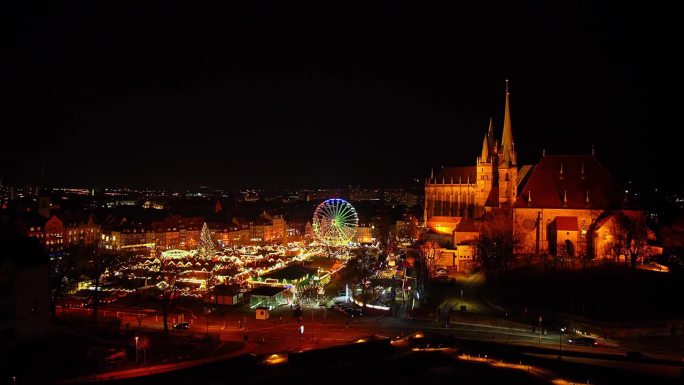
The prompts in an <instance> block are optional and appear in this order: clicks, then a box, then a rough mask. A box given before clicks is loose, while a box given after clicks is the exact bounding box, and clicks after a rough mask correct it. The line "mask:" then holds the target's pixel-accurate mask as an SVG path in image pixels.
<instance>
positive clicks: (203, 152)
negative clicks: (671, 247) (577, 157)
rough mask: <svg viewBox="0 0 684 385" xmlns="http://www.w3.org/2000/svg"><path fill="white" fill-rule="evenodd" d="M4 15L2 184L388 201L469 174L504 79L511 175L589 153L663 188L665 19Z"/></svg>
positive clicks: (674, 15)
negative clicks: (253, 191) (350, 194)
mask: <svg viewBox="0 0 684 385" xmlns="http://www.w3.org/2000/svg"><path fill="white" fill-rule="evenodd" d="M13 3H21V4H13V5H4V6H3V8H4V9H3V10H2V12H0V13H2V16H0V18H1V19H0V22H1V25H2V26H0V28H2V35H1V37H0V39H1V40H0V42H1V46H0V105H1V106H0V114H2V117H0V119H2V121H1V122H0V123H1V124H2V126H1V127H2V131H1V132H2V134H1V135H2V136H1V141H0V150H1V151H2V152H1V155H2V162H3V169H4V171H3V173H4V174H5V179H6V180H9V181H13V180H14V181H18V180H35V179H37V177H38V175H39V169H40V163H41V162H45V163H46V165H47V178H48V182H50V183H52V184H60V185H63V184H64V185H71V186H84V185H97V186H121V185H136V186H160V187H193V186H195V185H197V184H211V185H214V186H226V187H237V186H247V185H250V186H265V187H285V186H288V187H300V186H302V187H303V186H320V185H346V184H364V185H384V184H388V185H397V184H406V183H408V182H409V181H410V178H412V177H421V178H422V177H425V176H426V175H427V173H429V169H430V167H431V166H432V165H435V166H439V165H442V164H443V165H471V164H473V162H474V160H475V157H476V155H477V153H478V151H479V148H480V145H481V143H482V135H483V134H484V132H485V130H486V125H487V121H488V117H489V116H490V115H491V116H493V117H494V119H495V124H496V130H497V136H500V135H501V134H500V132H501V127H502V125H501V120H502V115H503V104H504V79H505V78H506V77H508V78H510V79H511V93H512V94H511V103H512V120H513V132H514V135H515V141H516V149H517V150H518V152H519V154H520V159H521V161H522V162H524V163H529V162H536V161H537V160H538V158H539V156H540V155H541V152H542V149H544V148H545V149H547V151H548V152H550V153H588V152H590V149H591V145H592V144H595V146H596V149H597V155H598V157H599V159H601V160H602V161H603V162H604V164H605V165H606V166H607V167H608V168H609V169H610V170H611V171H613V173H614V174H616V176H618V177H620V178H621V179H622V180H623V181H625V180H626V179H627V178H634V179H635V180H637V181H643V182H646V183H649V184H652V185H653V184H657V185H669V186H670V187H678V186H679V184H678V180H677V179H676V178H672V177H671V176H672V175H671V173H673V172H677V171H676V169H675V162H677V163H678V158H679V156H678V155H679V152H680V151H681V148H682V146H683V144H682V142H681V141H677V140H675V139H674V138H673V135H674V132H675V130H676V129H677V127H680V126H681V124H682V123H681V121H682V117H681V115H682V110H681V106H682V105H684V104H682V103H683V101H682V96H681V95H682V91H681V90H682V89H684V87H683V85H682V83H683V82H682V78H681V75H680V74H679V72H681V69H682V68H684V66H683V64H684V63H683V62H682V60H681V59H680V57H681V56H684V55H682V54H683V53H682V52H681V51H682V49H683V48H682V47H683V46H684V45H683V44H682V43H681V40H680V36H679V30H680V28H679V25H681V16H682V14H681V12H680V11H679V10H678V9H675V8H674V7H671V6H668V5H664V4H656V3H652V2H647V3H642V4H641V5H640V6H639V7H636V6H630V5H627V4H626V3H627V2H622V3H619V6H617V5H615V6H609V5H595V4H594V3H595V2H593V1H592V2H589V1H587V2H584V3H585V4H581V5H578V4H575V5H562V6H561V5H557V4H555V3H556V2H553V3H554V5H549V4H546V3H548V2H542V1H538V2H529V3H523V2H516V1H510V2H508V5H498V4H486V3H482V2H469V3H477V4H469V5H468V6H467V7H463V6H458V7H457V6H454V5H452V6H451V7H449V8H445V7H442V6H438V5H434V4H433V5H430V4H426V3H427V2H422V1H415V2H406V3H404V2H395V1H387V2H384V3H383V2H371V1H359V2H355V1H311V2H303V1H284V2H267V1H217V2H201V3H203V4H202V5H199V4H195V3H199V2H186V4H176V3H173V2H164V1H162V2H132V3H127V2H119V1H116V2H100V1H83V2H77V1H74V2H65V3H66V4H62V5H55V4H52V5H40V6H37V5H35V6H34V5H31V4H27V3H25V2H24V3H22V2H13ZM439 3H442V2H439ZM449 3H456V2H449ZM459 3H460V2H459ZM646 7H650V8H646ZM400 132H403V133H405V134H400Z"/></svg>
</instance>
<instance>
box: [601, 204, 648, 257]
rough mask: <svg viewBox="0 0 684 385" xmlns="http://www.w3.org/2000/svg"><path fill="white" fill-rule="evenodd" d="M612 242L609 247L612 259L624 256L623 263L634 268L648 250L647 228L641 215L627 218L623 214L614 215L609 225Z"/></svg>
mask: <svg viewBox="0 0 684 385" xmlns="http://www.w3.org/2000/svg"><path fill="white" fill-rule="evenodd" d="M609 229H610V234H611V236H612V238H613V241H612V243H611V245H610V248H611V249H612V252H613V255H614V257H615V258H616V259H617V258H618V257H619V256H620V255H624V256H625V258H629V260H628V261H627V260H625V262H629V263H630V265H631V266H632V268H634V269H635V268H636V265H637V261H638V260H639V257H643V256H644V254H645V253H646V250H647V249H648V226H647V224H646V218H645V217H644V216H643V215H636V216H628V215H625V214H624V213H622V212H620V213H616V214H614V220H613V222H612V223H611V225H610V228H609Z"/></svg>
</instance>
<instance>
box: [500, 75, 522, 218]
mask: <svg viewBox="0 0 684 385" xmlns="http://www.w3.org/2000/svg"><path fill="white" fill-rule="evenodd" d="M509 99H510V92H509V90H508V79H506V106H505V110H504V123H503V136H502V138H501V147H500V149H499V156H498V157H499V170H498V174H499V175H498V181H499V207H511V206H512V205H513V203H514V202H515V199H516V195H517V186H518V167H517V164H518V159H517V158H518V155H517V153H516V152H515V142H514V141H513V131H512V128H511V107H510V100H509Z"/></svg>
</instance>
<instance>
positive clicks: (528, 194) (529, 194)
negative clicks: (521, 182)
mask: <svg viewBox="0 0 684 385" xmlns="http://www.w3.org/2000/svg"><path fill="white" fill-rule="evenodd" d="M530 206H532V190H527V207H530Z"/></svg>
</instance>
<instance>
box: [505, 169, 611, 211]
mask: <svg viewBox="0 0 684 385" xmlns="http://www.w3.org/2000/svg"><path fill="white" fill-rule="evenodd" d="M561 165H562V167H563V175H562V177H561V174H560V170H561ZM582 168H584V173H583V172H582ZM587 195H588V196H589V202H588V203H587ZM530 197H531V202H530V203H528V198H530ZM565 197H567V203H566V204H564V198H565ZM623 206H624V190H623V189H622V187H621V186H620V184H619V183H618V182H617V181H616V180H615V178H613V176H612V175H610V173H609V172H608V171H607V170H606V169H605V168H604V167H603V165H602V164H601V163H600V162H599V161H598V160H597V159H596V158H595V157H594V156H592V155H548V156H545V157H543V158H542V159H541V160H540V161H539V164H537V166H536V167H535V168H534V171H533V172H532V175H531V176H530V178H529V180H528V181H527V183H525V187H523V189H522V191H521V193H520V194H519V195H518V199H517V200H516V202H515V207H519V208H522V207H534V208H569V209H583V208H592V209H602V210H606V209H620V208H624V207H623Z"/></svg>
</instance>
